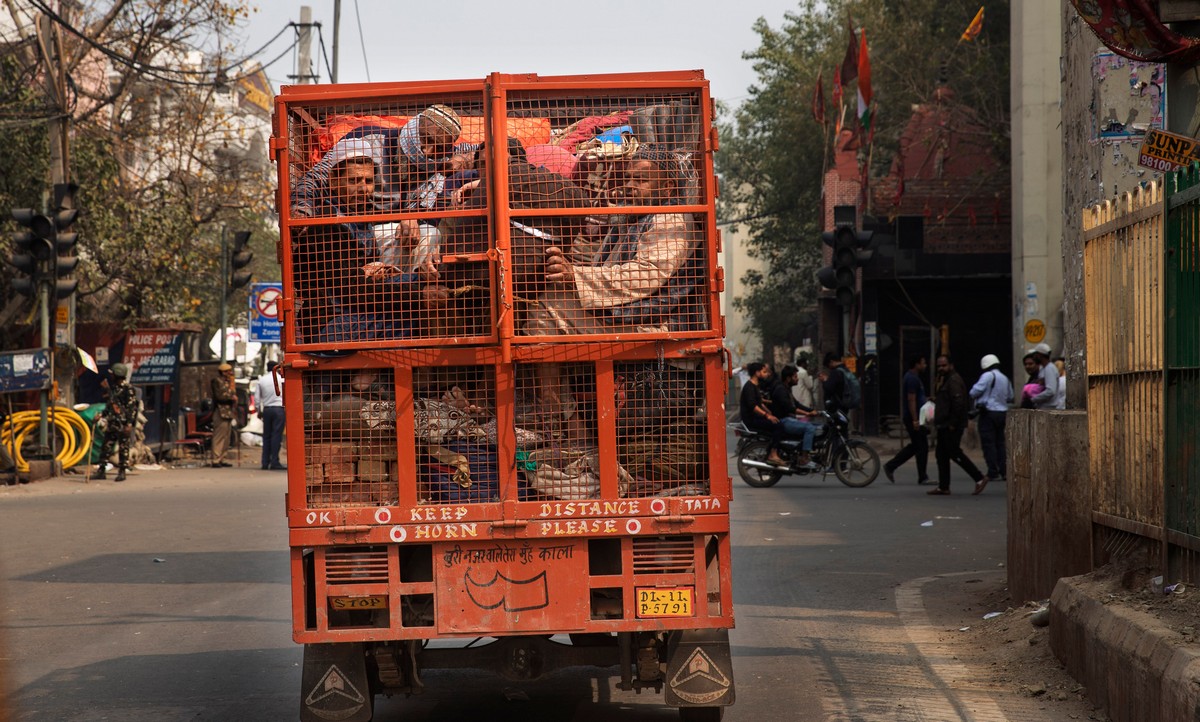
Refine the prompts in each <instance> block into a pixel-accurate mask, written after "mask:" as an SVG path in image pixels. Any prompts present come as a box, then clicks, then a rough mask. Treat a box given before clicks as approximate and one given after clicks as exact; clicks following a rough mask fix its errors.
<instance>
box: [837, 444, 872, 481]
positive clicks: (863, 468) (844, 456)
mask: <svg viewBox="0 0 1200 722" xmlns="http://www.w3.org/2000/svg"><path fill="white" fill-rule="evenodd" d="M880 466H881V464H880V462H879V454H877V453H876V452H875V450H874V449H872V448H871V445H870V444H868V443H867V442H865V441H862V440H860V439H850V440H849V441H847V442H846V445H845V446H843V447H842V448H840V449H838V451H837V453H836V454H834V455H833V473H834V474H836V475H837V478H838V481H840V482H842V483H843V484H845V485H846V486H852V487H854V488H856V489H857V488H861V487H864V486H867V485H868V484H870V483H871V482H872V481H875V477H877V476H879V468H880Z"/></svg>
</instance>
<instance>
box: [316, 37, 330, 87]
mask: <svg viewBox="0 0 1200 722" xmlns="http://www.w3.org/2000/svg"><path fill="white" fill-rule="evenodd" d="M317 43H318V44H319V45H320V46H321V57H323V58H325V72H327V73H328V74H329V77H330V78H332V77H333V65H331V64H330V62H329V53H328V51H326V50H325V34H324V33H322V32H321V26H320V25H317ZM318 77H320V75H319V74H318Z"/></svg>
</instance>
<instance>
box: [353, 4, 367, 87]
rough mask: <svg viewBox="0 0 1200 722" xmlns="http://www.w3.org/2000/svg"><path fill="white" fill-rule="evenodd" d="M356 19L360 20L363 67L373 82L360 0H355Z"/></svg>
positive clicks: (360, 45)
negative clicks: (360, 10)
mask: <svg viewBox="0 0 1200 722" xmlns="http://www.w3.org/2000/svg"><path fill="white" fill-rule="evenodd" d="M354 19H355V20H357V21H358V46H359V47H360V48H362V54H363V68H365V69H366V71H367V82H368V83H369V82H371V66H370V65H369V64H368V63H367V41H366V38H364V37H363V31H362V16H361V15H359V14H358V0H354Z"/></svg>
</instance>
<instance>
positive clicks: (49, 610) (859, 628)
mask: <svg viewBox="0 0 1200 722" xmlns="http://www.w3.org/2000/svg"><path fill="white" fill-rule="evenodd" d="M734 473H735V474H736V472H734ZM914 480H915V475H914V472H912V471H911V469H906V470H902V471H901V472H900V474H898V482H899V483H897V484H896V485H891V484H888V483H887V481H886V480H885V479H882V478H881V479H880V480H879V481H877V482H876V483H875V484H874V485H872V486H871V487H868V488H866V489H849V488H846V487H844V486H842V485H841V484H839V483H838V482H837V481H836V480H835V479H834V478H833V477H832V476H831V477H829V479H828V480H827V481H824V482H822V481H821V480H820V479H819V477H818V478H816V479H813V480H793V479H785V480H783V481H782V482H780V484H779V485H778V486H776V487H774V488H772V489H751V488H749V487H746V486H744V485H742V484H741V483H740V482H738V481H735V484H736V485H737V486H736V494H737V496H736V499H735V505H734V509H733V533H734V559H735V567H734V568H735V572H734V573H735V590H736V591H735V604H736V614H737V619H738V628H737V629H736V630H735V631H734V633H733V637H732V638H733V644H734V654H735V668H736V673H737V679H736V682H737V694H738V703H737V705H736V706H734V707H733V708H731V709H730V710H729V711H728V714H726V716H725V719H726V720H730V721H732V722H738V721H741V720H747V721H748V720H756V721H757V720H764V719H772V720H773V719H788V720H799V721H801V722H804V721H807V720H813V721H816V720H822V721H824V720H864V721H870V720H958V719H961V720H985V719H986V720H1005V719H1008V720H1010V721H1011V722H1016V721H1017V720H1024V719H1043V718H1039V717H1034V716H1031V717H1024V716H1020V715H1016V716H1014V714H1013V713H1012V712H1011V711H1010V712H1008V716H1007V717H1006V716H1004V713H1001V712H1000V711H999V708H998V707H997V704H996V702H995V701H994V699H993V698H992V697H991V696H990V695H989V693H988V691H987V690H977V689H973V688H972V686H971V685H970V684H969V675H968V674H967V673H966V672H965V671H964V670H962V669H961V668H960V667H958V666H957V665H958V663H957V662H956V661H955V660H954V659H953V656H954V652H953V650H952V649H945V648H942V647H941V646H939V645H938V643H937V639H936V635H935V634H934V633H933V629H934V627H936V625H934V627H931V626H930V622H929V619H928V618H927V616H926V613H925V598H926V596H927V595H928V594H929V593H930V592H931V591H933V592H934V593H936V592H937V589H938V588H939V586H938V585H939V584H944V583H945V582H944V580H942V581H929V580H928V579H926V578H928V577H930V576H931V575H940V574H951V575H953V574H956V573H960V572H972V573H974V572H977V571H979V570H983V571H985V572H988V573H998V572H997V570H998V569H999V565H1000V564H1001V562H1002V561H1003V553H1004V518H1005V510H1004V499H1003V489H1004V487H1003V485H999V486H998V487H992V488H989V489H988V493H986V494H985V495H983V496H980V497H973V496H970V495H969V494H968V493H967V492H968V491H969V488H970V484H969V482H968V480H967V479H966V478H965V476H956V481H955V491H956V492H961V494H956V495H955V496H951V497H943V498H937V497H928V496H926V495H925V493H924V491H925V489H926V488H927V487H917V486H916V485H915V483H914ZM282 482H283V477H282V475H280V474H278V473H273V472H260V471H257V470H253V471H245V472H239V471H237V470H225V469H222V470H208V469H195V470H185V471H166V472H139V473H138V474H137V475H136V476H133V477H132V478H131V480H130V481H129V482H126V483H125V484H120V485H117V484H113V483H112V482H93V483H91V484H84V483H83V481H82V478H78V477H68V478H66V479H62V480H54V481H50V482H41V483H38V484H34V485H30V486H23V487H7V488H0V516H2V518H3V519H4V523H3V524H0V549H2V550H3V551H2V552H0V563H2V564H3V573H2V578H3V587H0V601H2V607H0V609H3V631H2V634H3V637H4V641H5V642H6V643H7V650H8V654H7V655H6V657H7V665H8V670H7V672H8V675H7V676H8V678H9V680H10V682H9V685H10V689H12V690H13V691H15V698H16V701H17V704H18V707H19V709H20V712H19V714H18V715H17V719H20V720H30V721H34V720H37V721H41V720H45V721H50V720H54V721H56V722H58V721H63V720H72V721H75V720H78V721H83V720H88V721H90V720H102V719H105V720H121V721H122V722H140V721H142V720H147V721H148V720H155V721H156V722H163V721H171V720H255V721H262V722H272V721H274V720H295V719H296V718H297V712H298V689H299V681H300V667H299V664H300V658H301V655H300V650H299V648H298V647H296V646H295V645H294V644H293V643H292V642H291V638H290V621H289V609H288V597H287V589H288V567H287V555H286V552H285V551H284V549H283V548H282V542H283V540H284V539H285V538H286V536H285V532H286V527H285V523H284V521H285V520H284V517H283V500H282V494H283V488H282V487H283V483H282ZM930 521H932V522H933V524H932V526H922V523H923V522H930ZM974 576H978V575H977V574H976V575H974ZM947 578H948V579H953V578H954V577H947ZM964 679H967V680H968V682H967V683H964V681H963V680H964ZM426 682H427V683H428V684H429V686H430V691H429V692H428V693H427V694H426V695H424V696H423V697H420V698H414V699H407V700H406V699H391V700H381V701H380V702H379V703H378V704H377V707H376V719H378V720H399V719H404V720H420V721H424V720H457V719H468V718H481V719H488V720H509V719H511V720H521V721H522V722H528V721H529V720H534V719H536V720H570V721H571V722H582V721H586V720H611V719H616V718H620V719H622V720H629V721H630V722H665V721H666V720H674V719H676V716H675V714H674V711H673V710H670V709H668V708H666V707H664V706H663V705H661V704H659V702H658V699H659V698H658V697H657V696H656V695H652V694H643V695H640V696H639V695H635V694H631V693H622V692H619V691H616V690H614V689H612V683H613V680H612V679H611V678H610V677H609V676H608V675H607V674H606V673H604V672H599V673H593V672H588V671H580V670H571V671H568V672H565V673H561V674H558V675H555V676H553V677H549V678H547V679H544V680H541V681H539V682H538V683H535V684H531V685H523V686H519V687H518V686H516V685H513V684H511V683H507V682H504V681H502V680H500V679H498V678H496V677H494V676H491V675H486V674H482V673H448V672H443V673H431V674H429V675H427V676H426ZM1006 709H1009V708H1008V707H1006Z"/></svg>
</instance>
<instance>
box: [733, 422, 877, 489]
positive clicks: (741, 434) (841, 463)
mask: <svg viewBox="0 0 1200 722" xmlns="http://www.w3.org/2000/svg"><path fill="white" fill-rule="evenodd" d="M818 419H819V420H820V421H823V423H818V424H817V433H816V436H815V437H814V438H813V448H812V452H811V455H810V458H811V459H812V463H810V464H808V465H804V464H801V463H800V456H801V454H802V453H803V452H802V451H801V450H800V444H801V442H800V439H792V438H788V439H784V440H783V441H782V442H780V446H779V449H778V453H779V455H780V456H781V457H783V459H784V461H786V462H787V465H786V466H776V465H775V464H771V463H769V462H768V461H767V448H768V447H769V446H770V443H771V435H770V434H768V433H762V432H759V431H755V430H754V429H751V428H749V427H748V426H746V425H745V424H742V423H738V424H736V425H734V427H733V433H734V435H735V436H737V437H738V442H737V467H738V474H739V475H740V476H741V477H742V481H744V482H746V483H747V484H749V485H750V486H753V487H758V488H765V487H768V486H774V485H775V484H776V483H777V482H778V481H779V480H780V479H781V478H782V477H783V475H784V474H788V475H792V474H796V475H799V476H807V475H809V474H821V476H822V477H824V476H825V475H826V474H828V473H829V472H830V471H832V472H833V473H834V475H835V476H837V478H838V481H840V482H842V483H843V484H845V485H846V486H850V487H854V488H861V487H864V486H867V485H868V484H870V483H871V482H873V481H875V477H877V476H879V469H880V467H881V464H880V461H879V454H878V453H876V451H875V450H874V449H872V448H871V445H870V444H868V443H867V442H866V441H863V440H862V439H855V438H851V437H850V421H849V420H848V419H847V418H846V415H845V414H843V413H842V412H840V411H836V412H834V413H832V414H831V413H829V412H827V411H823V412H821V415H820V417H818ZM810 423H811V422H810Z"/></svg>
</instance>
